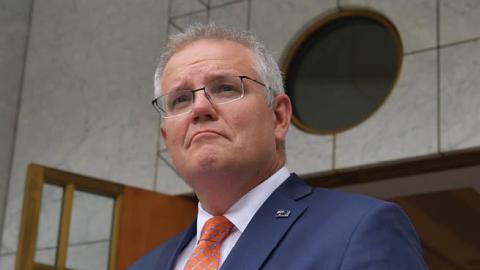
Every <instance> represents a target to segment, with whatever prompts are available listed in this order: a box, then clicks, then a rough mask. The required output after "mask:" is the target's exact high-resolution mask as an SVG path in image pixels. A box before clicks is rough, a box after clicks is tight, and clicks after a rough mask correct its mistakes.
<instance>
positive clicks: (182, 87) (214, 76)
mask: <svg viewBox="0 0 480 270" xmlns="http://www.w3.org/2000/svg"><path fill="white" fill-rule="evenodd" d="M230 76H240V75H237V74H235V73H233V72H222V73H214V74H211V75H207V76H206V77H205V81H207V83H208V82H211V81H213V80H216V79H220V78H224V77H230ZM189 85H190V83H189V82H188V81H183V82H181V83H180V84H178V85H177V86H175V87H172V88H170V89H169V91H168V93H171V92H177V91H184V90H187V91H190V90H194V89H197V88H195V87H192V86H189ZM202 87H205V85H203V86H202Z"/></svg>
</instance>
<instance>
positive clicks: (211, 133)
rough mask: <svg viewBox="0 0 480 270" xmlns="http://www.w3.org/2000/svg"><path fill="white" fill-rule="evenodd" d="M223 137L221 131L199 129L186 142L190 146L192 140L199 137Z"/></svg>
mask: <svg viewBox="0 0 480 270" xmlns="http://www.w3.org/2000/svg"><path fill="white" fill-rule="evenodd" d="M219 136H220V137H225V136H223V135H222V134H221V133H219V132H217V131H214V130H201V131H198V132H195V133H194V134H193V135H192V137H191V138H190V140H189V142H188V146H190V145H191V144H192V143H193V142H194V141H196V140H200V139H207V138H215V137H219Z"/></svg>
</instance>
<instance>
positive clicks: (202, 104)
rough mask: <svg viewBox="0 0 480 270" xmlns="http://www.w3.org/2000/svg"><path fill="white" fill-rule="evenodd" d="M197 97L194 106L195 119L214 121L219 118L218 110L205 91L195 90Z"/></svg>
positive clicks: (193, 114)
mask: <svg viewBox="0 0 480 270" xmlns="http://www.w3.org/2000/svg"><path fill="white" fill-rule="evenodd" d="M194 95H195V99H194V102H193V107H192V116H193V119H194V121H196V122H197V121H204V120H207V121H212V120H216V119H217V116H218V115H217V111H216V110H215V108H214V106H213V104H212V102H211V101H210V99H209V98H208V97H207V95H206V93H205V91H199V92H195V93H194Z"/></svg>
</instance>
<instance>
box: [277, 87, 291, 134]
mask: <svg viewBox="0 0 480 270" xmlns="http://www.w3.org/2000/svg"><path fill="white" fill-rule="evenodd" d="M273 113H274V130H275V138H276V139H277V141H284V140H285V137H286V136H287V131H288V127H289V126H290V119H291V118H292V103H291V102H290V98H289V97H288V96H287V95H285V94H280V95H278V96H276V97H275V100H274V103H273Z"/></svg>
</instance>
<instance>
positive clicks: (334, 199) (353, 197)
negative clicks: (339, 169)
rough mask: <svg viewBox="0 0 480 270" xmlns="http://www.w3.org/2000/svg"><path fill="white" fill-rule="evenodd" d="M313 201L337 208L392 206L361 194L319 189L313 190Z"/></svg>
mask: <svg viewBox="0 0 480 270" xmlns="http://www.w3.org/2000/svg"><path fill="white" fill-rule="evenodd" d="M311 199H312V200H314V201H318V202H321V203H323V204H331V203H334V204H335V205H336V208H339V207H341V208H353V209H369V208H372V207H376V206H380V205H385V204H391V203H388V202H386V201H383V200H380V199H377V198H373V197H368V196H365V195H361V194H354V193H349V192H343V191H337V190H330V189H325V188H318V187H317V188H313V194H312V196H311Z"/></svg>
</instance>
